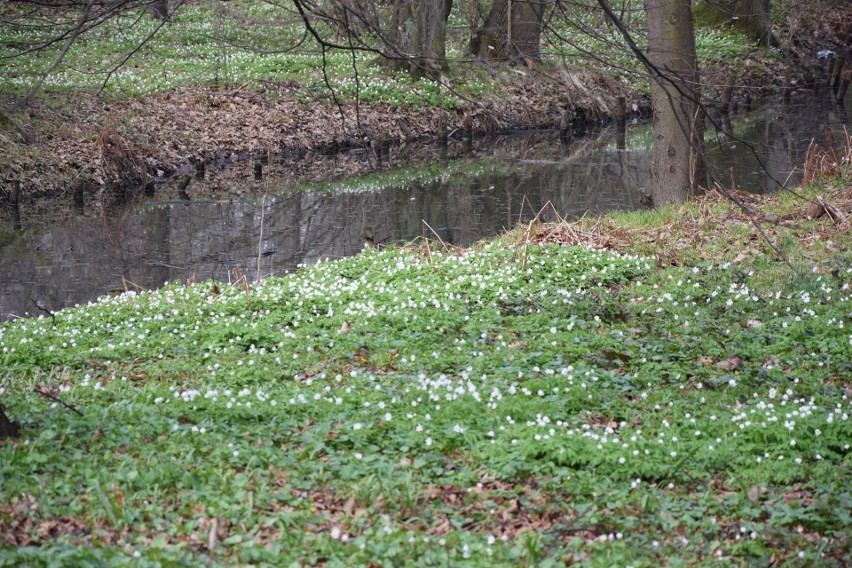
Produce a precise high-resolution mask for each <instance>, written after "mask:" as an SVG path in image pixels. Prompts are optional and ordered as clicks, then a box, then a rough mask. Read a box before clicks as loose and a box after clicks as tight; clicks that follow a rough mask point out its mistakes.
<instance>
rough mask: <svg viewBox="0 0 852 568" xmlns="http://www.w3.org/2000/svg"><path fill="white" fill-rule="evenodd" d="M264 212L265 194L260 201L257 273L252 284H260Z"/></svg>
mask: <svg viewBox="0 0 852 568" xmlns="http://www.w3.org/2000/svg"><path fill="white" fill-rule="evenodd" d="M265 211H266V194H265V193H264V194H263V198H262V199H261V200H260V236H259V237H258V238H257V271H256V272H255V274H254V283H255V284H257V283H258V282H260V258H261V257H262V256H263V217H264V212H265Z"/></svg>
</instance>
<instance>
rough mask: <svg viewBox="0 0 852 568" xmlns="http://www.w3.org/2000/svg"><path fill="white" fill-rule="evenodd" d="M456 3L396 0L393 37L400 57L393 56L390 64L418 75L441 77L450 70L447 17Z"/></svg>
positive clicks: (447, 0) (448, 0) (441, 0)
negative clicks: (448, 63)
mask: <svg viewBox="0 0 852 568" xmlns="http://www.w3.org/2000/svg"><path fill="white" fill-rule="evenodd" d="M452 7H453V2H452V0H396V2H395V3H394V6H393V16H392V22H391V24H392V27H391V31H390V34H389V37H390V40H391V41H390V43H391V47H392V49H393V50H395V51H396V53H397V58H396V59H392V60H389V64H390V66H391V67H393V68H396V69H402V70H404V71H406V72H407V73H408V74H409V75H411V77H412V78H414V79H420V78H421V77H427V78H429V79H437V78H438V77H439V76H440V74H441V73H442V72H444V71H447V70H448V65H447V50H446V37H447V19H448V18H449V17H450V10H451V9H452Z"/></svg>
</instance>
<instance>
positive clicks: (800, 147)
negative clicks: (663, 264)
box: [0, 97, 852, 320]
mask: <svg viewBox="0 0 852 568" xmlns="http://www.w3.org/2000/svg"><path fill="white" fill-rule="evenodd" d="M850 98H852V97H847V101H849V99H850ZM850 114H852V101H849V102H847V104H846V105H845V107H843V106H842V107H837V106H832V105H831V104H829V103H827V102H825V101H818V102H817V103H814V101H813V100H812V99H810V98H807V99H805V98H803V99H802V101H800V102H799V103H798V104H797V103H794V104H793V105H788V106H777V107H771V108H767V109H763V110H761V111H759V112H755V113H752V114H749V115H747V116H740V117H737V118H736V119H735V122H734V126H733V130H734V133H735V134H736V135H737V136H739V137H741V138H743V139H746V140H748V141H749V142H751V143H752V144H753V145H754V151H752V149H750V148H749V147H748V145H747V144H744V143H742V142H733V141H730V140H727V139H726V138H725V136H724V135H723V134H721V133H718V132H715V131H714V129H713V128H712V127H710V128H709V130H708V133H707V138H706V139H707V151H708V154H709V156H710V161H711V164H712V168H711V169H712V171H713V173H714V175H715V176H716V177H718V178H719V179H720V181H721V182H722V183H723V184H725V185H726V186H727V185H730V180H731V175H733V179H734V180H735V181H736V183H737V185H738V186H739V187H740V188H741V189H746V190H748V191H754V192H759V193H763V192H770V191H774V190H775V189H777V188H778V184H779V182H784V181H785V180H786V181H787V183H788V184H792V185H794V184H795V183H797V182H798V180H799V179H800V177H801V172H800V168H801V165H802V162H803V160H804V156H805V153H806V151H807V148H808V145H809V144H810V143H811V140H812V139H814V138H817V139H818V141H822V140H823V137H824V133H825V132H826V131H833V132H835V138H836V139H839V137H838V136H837V135H838V134H842V132H843V127H844V126H852V122H850V118H849V116H850ZM650 144H651V134H650V128H649V127H648V126H647V125H643V126H634V127H630V128H629V129H628V132H627V136H626V149H623V150H622V149H618V148H617V145H616V137H615V133H614V131H613V130H604V131H602V132H600V133H597V134H595V135H590V136H588V137H585V138H581V139H578V140H575V141H574V142H573V143H571V144H568V145H564V144H560V142H559V141H558V139H557V137H556V135H555V134H552V133H544V134H542V133H536V134H523V135H515V136H501V137H497V138H495V139H494V140H491V141H489V142H488V143H484V142H478V143H477V145H476V147H475V149H473V150H470V149H466V148H464V147H463V145H461V144H459V145H453V146H452V147H451V148H450V149H449V150H445V151H444V152H443V153H442V152H440V151H439V150H438V149H437V148H436V150H435V155H434V160H433V161H431V162H429V163H423V164H420V165H417V166H409V167H407V168H403V169H399V170H389V171H383V172H377V173H375V174H372V175H370V176H368V177H360V178H354V179H347V180H341V181H337V182H333V183H326V184H322V185H318V186H315V187H313V188H311V187H307V188H305V187H301V188H297V189H289V190H288V189H280V190H279V189H276V188H275V181H274V178H270V179H269V180H267V182H268V185H267V187H268V188H269V190H270V191H269V193H268V194H267V195H266V196H265V197H262V196H252V197H245V198H240V199H229V200H221V201H219V200H203V201H202V200H196V201H165V200H160V201H157V200H151V201H147V202H145V203H142V204H135V205H133V206H128V207H112V208H108V209H104V208H102V207H90V206H83V208H82V212H80V211H79V210H77V211H75V212H74V213H72V214H69V213H68V212H67V211H66V213H65V215H64V219H63V220H61V221H57V220H55V219H56V218H55V217H54V218H53V219H51V218H49V217H46V216H45V215H36V214H35V213H32V212H31V211H30V209H32V208H30V207H28V206H27V204H24V205H23V206H22V208H21V212H20V222H19V223H17V222H16V220H15V219H13V216H12V215H11V213H10V212H9V211H5V212H4V213H2V215H0V320H8V319H12V318H14V317H16V316H21V315H25V314H27V313H29V314H30V315H38V314H41V313H44V310H51V311H55V310H58V309H61V308H63V307H65V306H69V305H74V304H78V303H86V302H89V301H91V300H93V299H95V298H97V297H98V296H100V295H103V294H106V293H109V292H110V291H112V292H115V291H117V290H124V289H126V288H127V289H132V288H135V287H139V288H145V289H150V288H156V287H158V286H161V285H162V284H163V283H165V282H167V281H172V280H176V279H187V278H190V277H193V276H194V277H195V278H196V279H197V280H206V279H209V278H214V279H217V280H220V281H224V282H227V281H229V280H230V281H233V280H234V279H235V278H236V277H238V274H245V275H246V276H247V277H248V278H249V280H254V279H255V278H256V277H257V276H258V275H259V276H261V277H262V276H267V275H270V274H277V275H280V274H283V273H285V272H287V271H292V270H294V269H296V268H297V267H298V266H299V265H302V264H311V263H315V262H317V261H319V260H321V259H323V260H324V259H336V258H342V257H345V256H348V255H352V254H354V253H356V252H358V251H359V250H361V249H362V248H363V246H364V242H365V238H366V237H370V236H371V237H372V238H373V240H374V241H375V242H377V243H392V242H399V241H407V240H411V239H415V238H417V237H420V236H425V237H427V238H430V239H434V238H435V234H436V233H437V235H440V238H441V239H442V240H444V241H445V242H448V243H452V244H457V245H462V246H463V245H468V244H471V243H473V242H475V241H477V240H479V239H481V238H483V237H486V236H490V235H494V234H497V233H499V232H500V231H502V230H504V229H506V228H510V227H513V226H514V225H515V224H516V223H517V222H518V221H519V220H525V219H529V218H531V217H533V216H535V214H536V213H537V212H539V211H540V210H541V209H542V208H543V207H544V206H545V204H547V203H548V202H549V203H551V204H552V205H553V208H554V209H555V210H556V211H558V212H559V215H561V216H563V217H567V218H576V217H579V216H581V215H583V214H585V213H603V212H606V211H611V210H631V209H638V208H640V207H641V202H640V189H641V188H646V187H647V186H648V183H649V172H648V168H649V162H650V156H649V150H650ZM395 151H396V150H395V149H393V148H391V149H390V155H389V156H386V157H385V163H388V162H390V163H393V161H394V160H393V157H394V152H395ZM365 159H367V158H366V157H365ZM761 164H763V165H764V166H765V168H764V167H761ZM239 167H246V168H251V164H247V165H246V164H242V165H241V166H239ZM791 174H792V175H791ZM66 209H67V208H66ZM553 218H554V217H553V215H552V214H551V216H550V219H553ZM427 223H428V226H427ZM17 225H20V226H19V227H18V226H17ZM261 229H262V230H261ZM37 305H38V306H40V307H41V308H39V307H37ZM42 308H44V310H42Z"/></svg>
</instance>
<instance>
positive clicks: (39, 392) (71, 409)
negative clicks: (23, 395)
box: [33, 389, 83, 417]
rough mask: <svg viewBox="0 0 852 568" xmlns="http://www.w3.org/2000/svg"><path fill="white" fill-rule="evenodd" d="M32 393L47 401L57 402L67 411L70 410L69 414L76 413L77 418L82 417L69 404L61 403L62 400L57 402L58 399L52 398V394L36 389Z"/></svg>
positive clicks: (80, 413)
mask: <svg viewBox="0 0 852 568" xmlns="http://www.w3.org/2000/svg"><path fill="white" fill-rule="evenodd" d="M33 392H34V393H36V394H38V395H41V396H43V397H44V398H47V399H49V400H52V401H53V402H58V403H59V404H61V405H62V406H64V407H65V408H67V409H68V410H70V411H71V412H74V413H76V414H77V415H78V416H80V417H82V416H83V413H82V412H80V411H79V410H77V409H76V408H74V407H73V406H71V405H70V404H68V403H67V402H65V401H63V400H59V399H58V398H56V397H55V396H53V395H52V394H50V393H49V392H44V391H42V390H38V389H33Z"/></svg>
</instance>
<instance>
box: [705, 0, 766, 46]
mask: <svg viewBox="0 0 852 568" xmlns="http://www.w3.org/2000/svg"><path fill="white" fill-rule="evenodd" d="M769 7H770V0H709V1H708V0H702V2H699V3H698V4H696V5H695V21H696V22H698V23H699V25H720V24H726V25H731V26H733V27H734V28H735V29H737V30H739V31H740V32H742V33H743V34H746V35H748V36H749V37H750V38H752V39H753V40H754V41H755V42H757V43H760V44H763V45H769V46H772V47H778V46H779V45H780V42H779V41H778V38H776V37H775V35H774V34H773V33H772V30H771V29H770V24H771V20H770V17H769Z"/></svg>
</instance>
